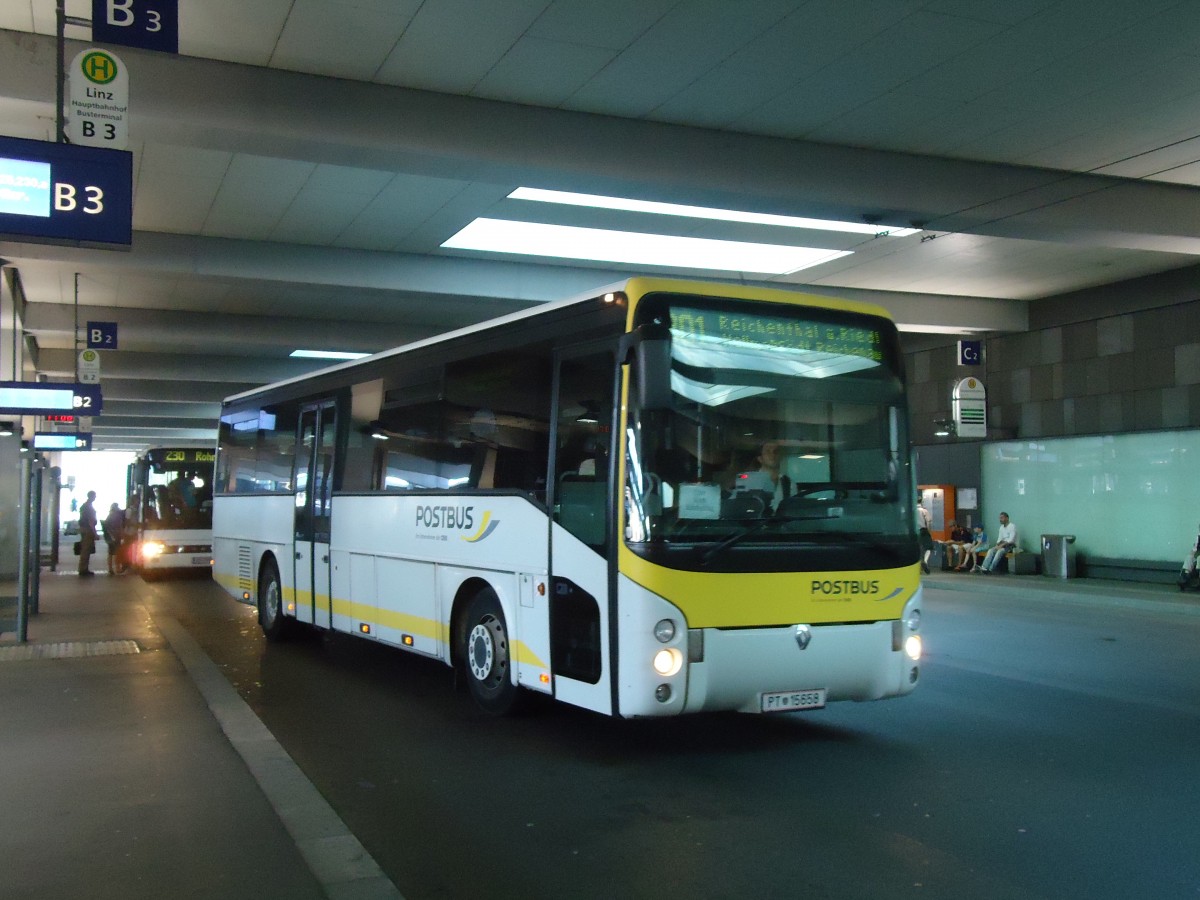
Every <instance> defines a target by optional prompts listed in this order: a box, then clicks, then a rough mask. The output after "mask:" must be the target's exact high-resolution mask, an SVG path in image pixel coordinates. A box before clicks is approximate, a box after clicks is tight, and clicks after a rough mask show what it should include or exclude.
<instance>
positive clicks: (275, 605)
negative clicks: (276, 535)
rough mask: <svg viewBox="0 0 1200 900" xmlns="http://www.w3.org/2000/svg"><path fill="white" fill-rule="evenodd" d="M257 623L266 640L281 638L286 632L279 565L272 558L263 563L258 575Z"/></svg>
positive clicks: (286, 623)
mask: <svg viewBox="0 0 1200 900" xmlns="http://www.w3.org/2000/svg"><path fill="white" fill-rule="evenodd" d="M258 624H259V626H260V627H261V628H262V631H263V634H264V635H265V636H266V638H267V640H268V641H278V640H282V639H283V637H284V636H285V635H286V632H287V625H288V622H287V619H286V618H285V617H284V615H283V585H282V584H281V583H280V580H279V567H278V566H277V565H275V561H274V560H273V559H268V560H267V561H266V563H264V564H263V568H262V574H260V575H259V576H258Z"/></svg>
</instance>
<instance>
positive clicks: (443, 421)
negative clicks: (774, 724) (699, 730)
mask: <svg viewBox="0 0 1200 900" xmlns="http://www.w3.org/2000/svg"><path fill="white" fill-rule="evenodd" d="M907 409H908V404H907V398H906V394H905V387H904V378H903V357H902V354H901V351H900V345H899V340H898V336H897V332H896V328H895V325H894V324H893V323H892V321H891V320H890V318H889V317H888V315H887V313H886V312H885V311H884V310H883V309H881V308H879V307H876V306H870V305H867V304H863V303H857V302H852V301H845V300H838V299H834V298H830V297H818V296H813V295H805V294H799V293H795V292H791V291H785V290H773V289H764V288H758V287H752V286H747V285H728V284H717V283H703V282H688V281H676V280H668V279H651V278H634V279H630V280H629V281H627V282H624V283H622V284H620V285H618V286H614V287H612V288H610V289H607V290H605V291H604V292H601V293H598V294H596V295H593V296H587V297H584V298H580V299H578V300H573V301H566V302H562V303H555V304H547V305H545V306H540V307H537V308H535V309H531V310H528V311H525V312H521V313H517V314H514V315H511V316H507V317H504V318H501V319H496V320H494V321H492V322H485V323H483V324H480V325H477V326H473V327H470V328H465V329H462V330H459V331H456V332H452V333H450V334H446V335H442V336H439V337H435V338H430V339H428V340H424V341H420V342H417V343H414V344H411V345H408V346H405V347H401V348H398V349H396V350H392V351H387V352H384V353H380V354H377V355H375V356H373V357H368V358H366V359H362V360H358V361H355V362H350V363H344V364H341V365H336V366H332V367H330V368H327V369H324V370H321V371H319V372H316V373H313V374H311V375H307V376H304V377H300V378H294V379H291V380H288V381H283V382H280V383H277V384H274V385H268V386H266V387H263V388H260V389H256V390H254V391H250V392H247V393H243V394H239V395H237V396H234V397H230V398H229V399H227V400H226V401H225V402H224V404H223V407H222V413H221V423H220V437H219V447H218V463H217V473H216V497H215V504H216V505H215V514H214V537H213V550H214V559H215V563H214V577H215V578H216V579H217V581H218V582H219V583H220V584H221V585H222V586H223V587H224V588H225V589H226V590H227V591H229V592H230V593H231V594H232V595H233V596H234V597H236V598H238V599H240V600H242V601H243V602H245V603H249V604H253V605H256V606H257V607H258V615H259V622H260V624H261V626H262V628H263V630H264V632H265V633H266V635H267V637H268V638H270V639H278V638H280V637H283V636H284V635H286V633H287V632H288V631H289V630H291V629H293V628H295V627H298V626H301V625H303V626H307V627H310V628H317V629H322V630H329V631H336V632H342V633H345V634H349V635H355V636H356V637H358V638H359V639H362V640H370V641H377V642H379V643H383V644H387V645H390V646H393V647H396V648H399V649H401V650H404V651H407V652H412V653H417V654H420V655H423V656H426V657H430V658H432V659H436V660H440V661H442V662H444V663H446V664H448V665H451V666H454V667H456V668H457V669H458V670H459V671H460V672H462V673H463V676H464V681H465V682H466V684H467V686H468V688H469V690H470V692H471V694H472V696H473V698H474V699H475V701H476V702H477V703H478V704H479V705H480V706H481V707H482V708H484V709H485V710H487V711H489V712H492V713H503V712H506V711H508V710H509V709H510V708H511V707H512V706H513V704H514V703H515V702H516V701H517V700H518V699H520V697H522V696H524V695H526V694H527V693H528V692H535V693H540V694H544V695H548V696H551V697H553V698H555V699H558V700H561V701H563V702H566V703H570V704H573V705H575V706H579V707H583V708H586V709H590V710H594V711H596V712H599V713H603V714H607V715H614V716H625V717H634V716H669V715H678V714H682V713H690V712H701V711H712V710H737V711H742V712H753V713H775V712H792V711H798V710H806V709H817V708H820V707H822V706H824V705H825V703H826V702H827V701H834V700H874V699H879V698H883V697H895V696H900V695H902V694H906V693H908V692H909V691H911V690H913V688H914V687H915V685H916V683H917V680H918V676H919V660H920V656H921V637H920V633H919V630H920V620H921V613H920V604H921V587H920V569H919V549H918V542H917V531H916V526H915V518H916V516H915V508H914V497H915V483H914V480H913V477H912V468H911V465H910V459H909V441H908V425H907V422H908V412H907ZM765 444H771V445H772V446H771V448H770V454H771V458H772V460H773V461H775V462H776V463H777V468H776V470H775V473H774V476H775V477H770V476H769V475H768V474H767V473H766V472H764V471H763V468H762V467H761V466H760V464H759V463H758V462H757V460H758V459H760V458H763V457H765V456H766V450H765V449H764V445H765Z"/></svg>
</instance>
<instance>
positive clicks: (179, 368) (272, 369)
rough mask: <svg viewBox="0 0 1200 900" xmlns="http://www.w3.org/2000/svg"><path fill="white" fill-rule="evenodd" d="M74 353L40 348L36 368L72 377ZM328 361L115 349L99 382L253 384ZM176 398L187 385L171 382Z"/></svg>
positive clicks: (188, 396)
mask: <svg viewBox="0 0 1200 900" xmlns="http://www.w3.org/2000/svg"><path fill="white" fill-rule="evenodd" d="M75 362H76V356H75V353H74V352H73V351H71V350H54V349H49V350H43V351H42V352H41V353H40V354H39V355H38V371H39V372H41V373H43V374H45V375H48V376H50V377H51V378H61V379H68V380H71V379H74V377H75ZM327 365H328V361H327V360H325V361H322V360H311V359H308V360H305V359H286V358H285V359H252V358H250V357H245V356H221V355H212V356H199V355H183V354H180V355H172V354H169V353H116V354H111V355H109V356H106V357H105V358H104V361H103V364H102V370H101V375H102V379H103V380H102V383H103V384H104V385H106V386H107V385H109V384H110V383H112V382H113V381H115V380H120V379H147V378H149V379H156V380H159V379H161V380H171V381H187V382H205V381H209V382H219V383H227V382H228V381H229V380H230V378H231V377H232V378H236V379H237V380H239V381H241V382H246V381H250V382H251V383H253V384H255V385H262V384H269V383H270V382H273V381H282V380H284V379H285V378H296V377H298V376H301V375H305V374H307V373H308V372H314V371H316V370H317V369H320V368H324V367H325V366H327ZM173 387H174V391H173V393H172V396H173V398H174V399H176V400H185V401H187V400H193V399H197V398H195V397H193V396H192V395H191V394H190V393H189V391H188V389H184V390H180V388H179V386H178V385H174V386H173Z"/></svg>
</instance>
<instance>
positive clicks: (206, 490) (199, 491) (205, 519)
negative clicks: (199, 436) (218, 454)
mask: <svg viewBox="0 0 1200 900" xmlns="http://www.w3.org/2000/svg"><path fill="white" fill-rule="evenodd" d="M177 452H178V451H177ZM180 455H182V453H180ZM212 470H213V466H212V463H211V462H208V463H204V462H200V463H195V462H173V461H165V460H160V459H155V460H152V461H147V462H146V463H145V464H144V469H143V472H144V476H143V477H144V481H143V484H142V485H141V490H140V492H139V493H140V494H141V501H142V523H143V526H144V527H145V528H146V529H148V530H151V531H153V530H159V529H178V528H200V529H208V528H212Z"/></svg>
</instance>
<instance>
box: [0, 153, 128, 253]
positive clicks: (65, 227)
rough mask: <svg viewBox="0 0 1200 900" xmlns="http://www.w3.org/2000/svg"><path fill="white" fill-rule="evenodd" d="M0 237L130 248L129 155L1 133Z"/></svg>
mask: <svg viewBox="0 0 1200 900" xmlns="http://www.w3.org/2000/svg"><path fill="white" fill-rule="evenodd" d="M0 235H3V236H4V237H6V238H11V237H16V238H18V239H20V238H25V239H27V240H42V241H44V242H46V243H79V244H83V245H85V246H87V245H93V246H107V247H111V246H114V245H119V246H126V247H127V246H129V245H130V243H132V240H133V154H132V153H129V152H128V151H125V150H110V149H105V148H101V147H76V146H73V145H71V144H51V143H47V142H45V141H30V140H26V139H24V138H11V137H0Z"/></svg>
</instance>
